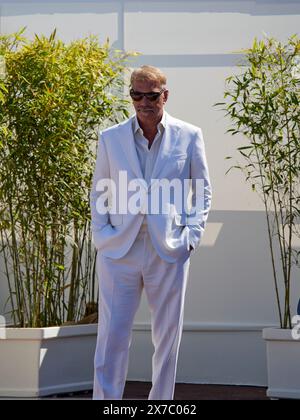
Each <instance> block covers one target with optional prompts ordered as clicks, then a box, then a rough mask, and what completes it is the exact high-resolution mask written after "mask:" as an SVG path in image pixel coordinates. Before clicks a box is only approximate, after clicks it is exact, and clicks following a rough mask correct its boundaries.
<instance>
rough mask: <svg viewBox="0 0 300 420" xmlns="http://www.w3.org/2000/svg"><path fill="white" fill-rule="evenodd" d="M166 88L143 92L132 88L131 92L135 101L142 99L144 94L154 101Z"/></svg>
mask: <svg viewBox="0 0 300 420" xmlns="http://www.w3.org/2000/svg"><path fill="white" fill-rule="evenodd" d="M164 90H165V89H162V90H161V91H160V92H146V93H143V92H137V91H135V90H133V89H130V91H129V94H130V96H131V98H132V99H133V100H134V101H135V102H139V101H141V100H142V99H143V97H144V96H145V97H146V98H147V99H149V101H151V102H154V101H157V99H158V98H159V97H160V95H161V94H162V93H163V92H164Z"/></svg>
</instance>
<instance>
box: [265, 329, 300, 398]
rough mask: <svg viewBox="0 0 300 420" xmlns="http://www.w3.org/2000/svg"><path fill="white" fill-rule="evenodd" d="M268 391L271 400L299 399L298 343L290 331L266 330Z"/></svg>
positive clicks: (299, 363)
mask: <svg viewBox="0 0 300 420" xmlns="http://www.w3.org/2000/svg"><path fill="white" fill-rule="evenodd" d="M263 338H264V339H265V340H266V343H267V362H268V391H267V395H268V396H269V397H272V398H293V399H300V341H299V340H295V339H293V338H292V331H291V330H283V329H279V328H278V329H277V328H266V329H264V330H263Z"/></svg>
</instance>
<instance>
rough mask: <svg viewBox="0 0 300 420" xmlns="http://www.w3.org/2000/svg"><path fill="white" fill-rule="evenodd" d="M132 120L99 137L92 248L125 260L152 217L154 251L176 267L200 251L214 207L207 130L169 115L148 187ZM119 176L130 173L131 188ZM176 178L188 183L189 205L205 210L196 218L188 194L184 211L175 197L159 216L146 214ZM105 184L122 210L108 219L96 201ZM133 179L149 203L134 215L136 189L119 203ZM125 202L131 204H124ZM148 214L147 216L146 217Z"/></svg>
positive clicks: (110, 210) (92, 194)
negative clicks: (163, 182)
mask: <svg viewBox="0 0 300 420" xmlns="http://www.w3.org/2000/svg"><path fill="white" fill-rule="evenodd" d="M133 118H134V116H132V117H131V118H129V119H128V120H126V121H125V122H123V123H120V124H117V125H114V126H113V127H110V128H108V129H105V130H103V131H100V133H99V142H98V149H97V159H96V167H95V172H94V176H93V182H92V188H91V192H90V205H91V226H92V234H93V242H94V244H95V246H96V248H97V249H98V251H99V252H101V253H102V254H103V255H104V256H106V257H110V258H113V259H115V258H121V257H123V256H124V255H125V254H126V253H127V252H128V251H129V249H130V247H131V246H132V244H133V242H134V240H135V238H136V236H137V234H138V232H139V230H140V227H141V224H142V222H143V218H144V217H147V224H148V230H149V234H150V237H151V240H152V244H153V246H154V248H155V249H156V251H157V253H158V254H159V255H160V257H161V258H162V259H164V260H166V261H167V262H171V263H174V262H176V261H177V259H178V258H179V257H180V256H182V255H183V253H190V251H189V249H190V245H192V247H193V248H194V250H192V251H191V252H192V253H194V252H195V250H196V249H197V247H198V246H199V245H200V242H201V237H202V235H203V232H204V228H205V224H206V220H207V216H208V212H209V209H210V206H211V184H210V180H209V172H208V167H207V161H206V156H205V149H204V141H203V135H202V130H201V128H199V127H196V126H194V125H192V124H189V123H186V122H184V121H181V120H178V119H176V118H173V117H172V116H171V115H169V114H168V113H166V128H165V130H164V134H163V137H162V140H161V144H160V149H159V153H158V157H157V160H156V162H155V165H154V168H153V172H152V176H151V181H150V182H149V184H146V181H145V180H144V178H143V175H142V171H141V167H140V163H139V159H138V155H137V151H136V147H135V142H134V137H133V130H132V119H133ZM120 171H125V172H123V175H124V174H125V173H126V177H127V179H126V182H127V184H126V183H124V177H123V181H120V179H121V178H120ZM174 178H177V179H179V180H180V182H181V181H182V182H183V180H184V179H186V180H188V181H187V182H188V183H190V193H189V194H190V196H189V199H191V202H190V203H191V204H192V205H194V204H195V202H196V201H195V200H196V199H200V201H201V202H202V203H203V206H202V208H201V209H200V210H199V209H198V208H197V212H196V214H195V213H194V214H193V215H192V214H191V213H190V212H189V210H187V207H188V206H187V205H186V203H185V202H186V197H184V194H183V193H182V199H181V200H182V201H181V207H180V206H178V199H177V200H175V199H174V196H172V193H171V194H169V197H167V198H166V199H164V200H161V201H164V207H162V205H160V207H159V209H160V211H159V212H156V213H153V212H152V211H151V210H150V211H149V210H146V211H145V207H144V205H145V202H147V200H151V199H152V198H154V194H156V197H157V196H158V195H157V194H158V191H159V190H160V189H161V187H159V185H160V183H159V182H160V181H161V180H162V179H166V180H168V181H170V182H171V181H172V180H173V179H174ZM103 179H110V180H111V181H112V182H113V184H114V185H115V187H116V188H111V189H109V196H110V198H111V199H112V198H113V197H114V199H115V200H116V203H117V208H116V207H115V206H112V203H113V200H112V201H111V202H110V206H111V207H108V208H107V211H106V212H105V213H103V211H101V212H99V211H98V210H97V206H98V205H99V202H98V204H97V200H99V197H100V195H101V194H103V192H104V189H101V188H100V191H99V184H98V182H99V181H101V180H103ZM134 179H141V180H142V184H141V185H142V189H143V193H144V197H146V198H145V200H146V201H145V200H144V202H143V203H141V201H142V200H140V201H139V203H140V206H138V207H137V212H135V214H133V212H132V211H128V207H129V206H127V204H128V202H129V201H130V199H131V198H134V197H133V195H134V194H136V193H137V189H135V190H133V191H128V188H127V191H126V195H125V197H126V198H125V199H124V195H123V197H121V198H120V191H121V189H122V188H123V193H124V185H126V186H127V187H128V184H129V183H130V182H131V181H133V180H134ZM196 179H199V180H202V185H203V187H204V188H203V189H202V190H201V191H200V192H199V190H198V189H197V188H196V182H195V180H196ZM97 184H98V186H97ZM145 184H146V185H145ZM122 185H123V187H122ZM177 185H178V184H177ZM182 185H183V183H182ZM177 188H178V187H177ZM106 191H107V190H106ZM200 194H201V197H200ZM197 195H198V196H197ZM103 197H104V196H102V198H103ZM124 201H127V202H126V203H124ZM121 202H122V203H121ZM148 203H149V201H148ZM106 204H107V201H106ZM120 204H123V206H124V204H125V207H126V206H127V209H126V210H125V211H124V209H121V208H120V207H119V205H120ZM179 207H180V208H179ZM148 208H150V207H148ZM162 208H163V209H164V210H162ZM98 209H99V207H98ZM178 209H179V211H178ZM166 210H167V211H166ZM145 213H146V216H144V214H145ZM191 216H193V217H191Z"/></svg>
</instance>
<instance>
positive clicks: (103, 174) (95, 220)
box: [90, 131, 110, 247]
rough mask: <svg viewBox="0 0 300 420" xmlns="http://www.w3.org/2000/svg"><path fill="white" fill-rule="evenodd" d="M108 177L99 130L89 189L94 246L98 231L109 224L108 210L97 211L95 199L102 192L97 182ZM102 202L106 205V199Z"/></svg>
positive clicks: (96, 244) (106, 160) (97, 238)
mask: <svg viewBox="0 0 300 420" xmlns="http://www.w3.org/2000/svg"><path fill="white" fill-rule="evenodd" d="M109 178H110V171H109V161H108V156H107V151H106V147H105V143H104V141H103V138H102V132H101V131H100V132H99V137H98V146H97V158H96V165H95V171H94V175H93V180H92V187H91V191H90V208H91V229H92V235H93V241H94V244H95V246H96V247H98V245H99V241H100V236H101V235H100V232H101V231H102V230H103V229H104V227H105V226H107V225H108V224H109V215H108V210H107V211H106V212H105V211H104V210H103V209H101V211H99V203H98V205H97V200H98V199H99V197H100V195H101V193H102V194H103V191H97V183H98V182H99V181H101V180H104V179H109ZM98 190H99V188H98ZM104 204H105V206H107V207H108V200H106V201H105V202H104ZM97 208H98V209H97Z"/></svg>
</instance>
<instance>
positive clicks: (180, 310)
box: [93, 226, 190, 400]
mask: <svg viewBox="0 0 300 420" xmlns="http://www.w3.org/2000/svg"><path fill="white" fill-rule="evenodd" d="M189 266H190V254H189V252H188V251H187V252H186V253H184V254H183V255H182V257H180V258H179V259H178V261H177V262H176V263H169V262H166V261H165V260H162V258H161V257H159V255H158V254H157V252H156V251H155V249H154V247H153V246H152V243H151V239H150V236H149V233H148V230H147V226H142V227H141V230H140V231H139V233H138V236H137V238H136V240H135V242H134V244H133V245H132V247H131V248H130V250H129V251H128V253H127V254H126V255H125V256H124V257H122V258H120V259H112V258H110V257H105V256H103V255H100V254H99V253H98V256H97V272H98V276H99V326H98V337H97V346H96V352H95V358H94V367H95V375H94V391H93V399H94V400H103V399H122V396H123V392H124V387H125V382H126V376H127V371H128V362H129V348H130V344H131V338H132V326H133V321H134V316H135V314H136V311H137V309H138V307H139V304H140V299H141V294H142V291H143V288H144V290H145V293H146V298H147V301H148V304H149V307H150V311H151V326H152V342H153V345H154V349H155V351H154V355H153V358H152V388H151V391H150V394H149V397H148V399H149V400H172V399H173V397H174V388H175V378H176V369H177V359H178V352H179V346H180V341H181V336H182V326H183V315H184V299H185V292H186V285H187V281H188V273H189Z"/></svg>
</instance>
